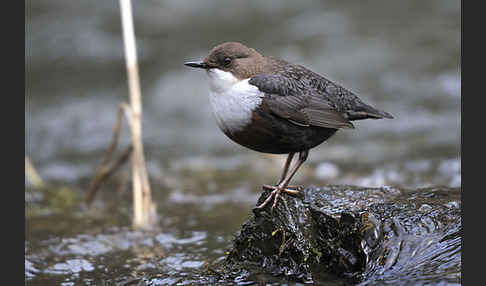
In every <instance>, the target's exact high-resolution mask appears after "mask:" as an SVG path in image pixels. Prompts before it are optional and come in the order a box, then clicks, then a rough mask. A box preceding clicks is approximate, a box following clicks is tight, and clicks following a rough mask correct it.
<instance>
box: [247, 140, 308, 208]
mask: <svg viewBox="0 0 486 286" xmlns="http://www.w3.org/2000/svg"><path fill="white" fill-rule="evenodd" d="M308 155H309V150H306V151H302V152H300V153H299V160H298V161H297V163H296V164H295V166H294V167H293V168H292V171H291V172H290V175H289V176H287V177H286V178H285V179H283V180H281V181H280V183H279V184H278V185H277V186H269V185H264V188H267V189H273V191H272V192H271V193H270V195H269V196H268V198H267V199H266V200H265V201H264V202H263V203H262V204H260V205H259V206H257V207H256V208H257V209H261V208H263V207H264V206H266V205H267V204H268V203H269V202H270V200H271V199H272V197H274V202H273V205H272V209H273V208H275V207H276V206H277V201H278V198H279V197H280V193H281V192H285V193H288V194H291V195H298V194H300V192H299V191H298V190H291V189H288V188H287V186H288V184H289V182H290V180H291V179H292V177H293V176H294V175H295V173H297V170H299V168H300V166H302V164H303V163H304V162H305V160H307V156H308ZM289 157H290V154H289ZM287 161H289V160H288V158H287ZM286 164H287V162H286ZM287 168H288V167H287Z"/></svg>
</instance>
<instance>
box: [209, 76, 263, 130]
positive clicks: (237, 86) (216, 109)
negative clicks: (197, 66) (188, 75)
mask: <svg viewBox="0 0 486 286" xmlns="http://www.w3.org/2000/svg"><path fill="white" fill-rule="evenodd" d="M208 75H209V87H210V92H209V100H210V103H211V106H212V108H213V113H214V116H215V118H216V122H217V124H218V126H219V127H220V128H221V129H222V130H223V131H224V132H230V133H232V132H235V131H238V130H241V129H243V128H244V127H245V126H246V125H248V124H249V123H250V122H251V117H252V111H253V110H254V109H255V108H256V107H258V106H259V105H260V104H261V102H262V98H263V95H264V94H263V93H262V92H260V91H259V90H258V88H257V87H256V86H253V85H251V84H248V81H249V79H245V80H238V79H237V78H236V77H234V76H233V75H232V74H231V73H229V72H225V71H222V70H219V69H210V70H208Z"/></svg>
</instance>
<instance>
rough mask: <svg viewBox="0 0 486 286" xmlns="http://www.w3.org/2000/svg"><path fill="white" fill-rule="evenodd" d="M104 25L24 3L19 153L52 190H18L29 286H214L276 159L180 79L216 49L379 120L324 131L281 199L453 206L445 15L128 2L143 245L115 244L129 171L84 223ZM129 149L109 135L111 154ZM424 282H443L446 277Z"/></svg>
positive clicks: (114, 95)
mask: <svg viewBox="0 0 486 286" xmlns="http://www.w3.org/2000/svg"><path fill="white" fill-rule="evenodd" d="M118 9H119V7H118V2H117V1H54V0H40V1H26V10H25V13H26V15H25V20H26V25H25V44H26V48H25V68H26V72H25V76H26V87H25V102H26V103H25V122H26V126H25V149H26V155H28V156H29V157H30V159H31V160H32V162H33V163H34V165H35V166H36V168H37V169H38V171H39V173H40V176H41V177H42V178H43V179H44V180H45V181H47V182H49V183H50V184H52V185H54V186H55V187H52V188H49V189H48V190H45V191H37V190H33V189H32V188H31V187H30V185H29V184H28V182H26V187H27V190H26V193H25V201H26V210H25V211H26V238H25V277H26V280H27V283H28V284H31V285H75V284H76V285H78V284H80V283H81V284H87V285H103V281H105V282H106V284H107V285H112V284H120V285H137V284H138V283H142V284H141V285H144V284H150V285H196V284H214V283H215V281H214V280H211V279H214V278H211V276H210V275H207V271H208V269H209V268H208V267H210V266H208V265H210V264H211V263H215V262H218V261H220V260H221V259H223V258H224V257H225V255H226V251H227V249H228V248H230V247H231V239H232V236H233V234H234V233H235V232H236V231H237V230H238V228H239V226H240V225H241V224H242V223H243V222H244V221H245V220H246V219H247V218H248V217H249V216H250V214H251V209H252V207H253V206H254V205H255V203H256V200H257V198H258V195H259V192H260V186H261V184H264V183H267V184H268V183H273V182H274V181H276V179H277V178H278V175H279V172H280V170H281V167H282V165H283V162H284V159H285V158H284V156H268V155H262V154H259V153H256V152H253V151H250V150H247V149H245V148H243V147H241V146H238V145H236V144H234V143H232V142H230V141H229V139H227V138H226V137H225V136H224V135H223V134H222V132H220V131H219V130H218V128H217V127H216V124H215V121H214V119H213V118H212V115H211V110H210V107H209V100H208V95H207V93H208V84H207V79H206V75H204V73H200V72H197V71H194V70H191V69H188V68H185V67H184V66H183V65H182V63H183V62H184V61H187V60H194V59H200V58H202V57H204V56H205V55H206V53H207V52H208V51H209V49H210V48H212V47H213V46H215V45H216V44H219V43H221V42H224V41H240V42H243V43H245V44H247V45H248V46H250V47H253V48H255V49H257V50H258V51H260V52H261V53H263V54H265V55H272V56H277V57H281V58H285V59H287V60H289V61H291V62H295V63H299V64H303V65H305V66H307V67H309V68H310V69H312V70H314V71H316V72H318V73H320V74H322V75H324V76H326V77H328V78H329V79H331V80H334V81H336V82H337V83H340V84H342V85H343V86H345V87H347V88H348V89H350V90H352V91H354V92H356V93H357V94H358V95H360V97H361V98H362V99H363V100H364V101H366V102H368V103H370V104H372V105H374V106H376V107H378V108H381V109H384V110H386V111H388V112H390V113H391V114H393V115H394V116H395V119H393V120H376V121H375V120H366V121H360V122H357V123H356V124H355V126H356V129H354V130H350V131H348V130H345V131H340V132H338V133H337V134H336V135H335V136H334V137H332V138H331V139H330V140H328V141H327V142H325V143H324V144H322V145H321V146H319V147H317V148H315V149H313V150H312V151H311V152H310V157H309V160H308V162H307V163H306V165H304V167H303V168H302V169H301V170H300V172H299V173H298V174H297V176H296V177H295V183H300V184H304V185H317V186H323V185H327V184H348V185H359V186H366V187H376V186H396V187H404V188H409V189H410V188H421V187H434V186H446V187H453V188H459V189H460V187H461V154H460V148H461V137H460V136H461V117H460V107H461V77H460V75H461V63H460V51H461V50H460V48H461V43H460V29H461V27H460V2H459V1H440V0H437V1H424V2H420V1H418V2H417V1H371V2H366V3H365V4H362V2H358V1H353V2H343V1H305V2H301V1H290V0H289V1H135V3H134V14H135V15H134V17H135V19H134V21H135V31H136V36H137V48H138V56H139V69H140V77H141V84H142V94H143V106H144V114H143V116H144V117H143V135H144V143H145V151H146V159H147V165H148V171H149V176H150V181H151V184H152V192H153V196H154V200H155V202H156V204H157V211H158V214H159V216H160V220H159V229H158V230H156V231H154V232H150V233H146V232H140V231H134V230H132V229H131V216H132V210H131V192H130V182H129V181H128V180H129V177H130V172H129V170H128V168H124V169H122V170H120V172H118V173H117V174H116V175H115V176H114V177H113V178H111V179H110V180H109V182H108V183H107V184H106V186H105V188H104V189H103V190H102V192H101V193H100V194H99V196H97V197H96V200H95V202H94V203H93V205H92V206H91V207H89V208H88V207H86V206H84V205H83V204H82V199H83V195H84V194H85V193H86V191H87V185H88V184H89V181H90V180H91V178H92V177H93V174H94V171H95V170H96V168H97V167H98V166H99V164H100V163H101V161H102V159H103V154H104V151H105V150H106V148H107V147H108V145H109V143H110V140H111V137H112V129H113V126H114V123H115V117H116V112H117V105H118V104H119V103H120V102H121V101H127V100H128V95H127V84H126V73H125V63H124V58H123V46H122V37H121V29H120V26H121V25H120V15H119V10H118ZM128 144H129V137H128V131H127V130H124V131H123V132H122V138H121V142H120V145H121V146H120V149H122V148H123V147H126V146H128ZM127 179H128V180H127ZM58 186H59V187H58ZM350 203H352V201H351V200H350ZM456 204H460V202H456ZM453 207H454V206H453ZM458 207H460V205H458ZM459 239H460V238H459ZM454 245H456V244H454ZM459 245H460V244H459ZM454 251H457V250H454ZM459 252H460V249H459ZM431 259H433V258H431ZM438 259H441V258H440V257H439V258H438ZM451 265H452V266H451ZM437 267H439V268H440V267H444V268H447V269H448V270H447V271H449V272H451V271H452V272H453V273H454V274H450V275H448V276H447V275H446V274H444V277H446V276H447V277H449V278H450V277H451V276H452V277H455V278H457V277H459V278H460V260H459V261H457V260H454V261H453V262H452V264H451V263H450V262H449V264H447V265H446V264H443V266H441V265H439V266H437ZM451 269H452V270H451ZM449 272H448V273H449ZM458 275H459V276H458ZM428 277H429V278H428ZM447 277H446V278H447ZM423 278H424V279H423V280H421V281H423V284H427V283H429V284H437V285H447V284H451V285H452V284H455V283H456V282H454V281H456V280H457V279H456V280H454V279H452V280H451V279H449V280H447V279H444V280H441V279H439V278H440V277H439V278H437V275H432V276H427V273H424V274H423ZM384 279H386V277H385V278H384ZM447 281H448V282H447ZM250 282H251V281H234V283H237V284H241V285H245V283H250ZM276 283H277V284H278V283H280V282H276ZM384 283H385V282H384ZM390 283H391V282H390ZM441 283H442V284H441ZM456 284H457V283H456Z"/></svg>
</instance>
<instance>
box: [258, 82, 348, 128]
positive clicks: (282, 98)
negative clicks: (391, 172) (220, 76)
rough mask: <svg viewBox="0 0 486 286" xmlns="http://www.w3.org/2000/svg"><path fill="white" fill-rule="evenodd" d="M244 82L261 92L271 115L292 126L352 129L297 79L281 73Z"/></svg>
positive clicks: (325, 102) (322, 96) (324, 101)
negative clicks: (283, 119)
mask: <svg viewBox="0 0 486 286" xmlns="http://www.w3.org/2000/svg"><path fill="white" fill-rule="evenodd" d="M248 83H249V84H251V85H254V86H256V87H258V89H259V90H260V91H261V92H263V93H265V96H264V98H263V102H264V104H266V106H267V107H268V108H269V109H270V111H271V112H272V113H274V114H275V115H277V116H279V117H282V118H285V119H287V120H289V121H290V122H292V123H294V124H296V125H300V126H318V127H326V128H335V129H340V128H354V126H353V124H352V123H351V122H350V121H349V120H348V119H346V118H345V117H344V115H343V114H342V113H340V112H338V111H337V110H335V109H334V108H333V107H332V105H331V102H329V101H327V100H326V98H325V97H324V95H322V94H320V93H318V92H317V90H316V89H314V88H312V87H310V86H306V84H305V83H304V82H301V81H299V80H297V79H293V78H290V77H288V76H284V75H281V74H259V75H257V76H254V77H252V78H251V79H250V80H249V82H248Z"/></svg>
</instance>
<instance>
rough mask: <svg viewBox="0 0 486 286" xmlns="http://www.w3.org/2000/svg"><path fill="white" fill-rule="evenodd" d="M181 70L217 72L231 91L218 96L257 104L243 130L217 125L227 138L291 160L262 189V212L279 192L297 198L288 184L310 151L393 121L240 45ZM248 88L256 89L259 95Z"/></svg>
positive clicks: (298, 69) (304, 72) (300, 70)
mask: <svg viewBox="0 0 486 286" xmlns="http://www.w3.org/2000/svg"><path fill="white" fill-rule="evenodd" d="M185 65H187V66H191V67H197V68H204V69H206V70H207V71H208V72H209V71H211V70H219V71H221V72H220V76H222V77H224V79H221V86H222V87H224V88H226V89H227V90H229V91H227V92H226V91H221V92H220V93H221V94H223V95H221V96H234V95H236V96H242V101H245V100H248V98H249V100H250V101H251V104H255V102H256V103H257V104H256V105H255V106H253V105H251V108H252V109H251V114H250V115H249V116H248V117H249V118H248V121H247V122H246V121H244V126H243V128H240V126H239V125H234V126H236V127H232V126H233V125H230V124H223V126H221V125H220V127H221V129H222V130H223V132H224V133H225V134H226V135H227V136H228V137H229V138H231V139H232V140H233V141H235V142H236V143H238V144H241V145H243V146H245V147H247V148H250V149H252V150H255V151H259V152H264V153H274V154H289V155H288V157H287V161H286V163H285V166H284V170H283V172H282V176H281V178H280V180H279V182H278V183H277V185H276V186H269V185H264V188H269V189H273V190H274V191H273V192H272V195H271V196H269V198H268V199H267V200H266V201H265V202H264V203H262V204H261V205H260V206H258V208H263V207H264V206H265V205H266V204H267V203H268V202H269V201H270V199H271V198H272V197H274V203H273V207H275V206H276V204H277V200H278V197H279V195H280V193H281V192H286V193H289V194H298V190H297V189H292V188H289V187H288V183H289V181H290V179H291V178H292V177H293V175H294V174H295V173H296V172H297V170H298V169H299V167H300V166H301V165H302V163H303V162H304V161H305V160H306V159H307V156H308V153H309V149H311V148H314V147H316V146H317V145H319V144H321V143H322V142H324V141H325V140H327V139H328V138H329V137H331V136H332V135H334V134H335V133H336V131H337V130H339V129H349V128H354V126H353V124H352V123H351V121H354V120H362V119H368V118H371V119H381V118H393V117H392V116H391V115H390V114H389V113H387V112H385V111H381V110H378V109H376V108H374V107H372V106H370V105H368V104H365V103H364V102H363V101H361V99H359V98H358V96H356V95H355V94H354V93H352V92H351V91H349V90H347V89H345V88H343V87H341V86H339V85H337V84H335V83H333V82H331V81H330V80H328V79H326V78H324V77H323V76H321V75H319V74H317V73H315V72H313V71H311V70H309V69H307V68H305V67H303V66H300V65H296V64H291V63H289V62H286V61H284V60H281V59H276V58H272V57H264V56H262V55H261V54H259V53H258V52H257V51H255V50H254V49H251V48H248V47H246V46H244V45H243V44H241V43H236V42H229V43H223V44H221V45H218V46H216V47H214V48H213V49H212V50H211V52H210V54H209V55H208V56H207V57H206V58H205V59H204V61H202V62H187V63H185ZM228 74H230V75H231V76H229V75H228ZM231 78H234V80H233V79H231ZM245 81H247V82H245ZM237 83H244V84H246V87H239V88H240V90H241V89H244V90H245V92H246V93H241V94H240V92H241V91H231V89H232V87H233V86H235V85H236V84H237ZM216 85H217V86H218V87H219V84H216ZM248 85H250V86H254V87H256V88H257V89H258V90H257V91H258V95H256V94H257V93H255V92H254V91H253V90H252V89H251V88H249V87H248ZM224 88H222V89H224ZM246 89H248V91H246ZM228 92H229V93H228ZM253 93H255V95H254V94H253ZM236 100H238V98H236ZM232 104H233V105H234V106H233V105H232V106H230V107H229V108H233V107H235V108H241V110H242V111H244V110H245V108H247V107H248V106H250V105H248V106H242V107H239V105H240V103H235V102H232ZM242 104H244V103H242ZM245 104H246V103H245ZM219 110H221V109H219ZM220 112H221V111H220ZM223 112H224V110H223ZM216 115H217V114H216ZM242 122H243V121H242ZM295 153H299V160H298V161H297V163H296V164H295V166H294V167H293V168H292V170H291V171H290V173H289V175H288V176H287V173H288V169H289V166H290V163H291V161H292V158H293V156H294V154H295Z"/></svg>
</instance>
